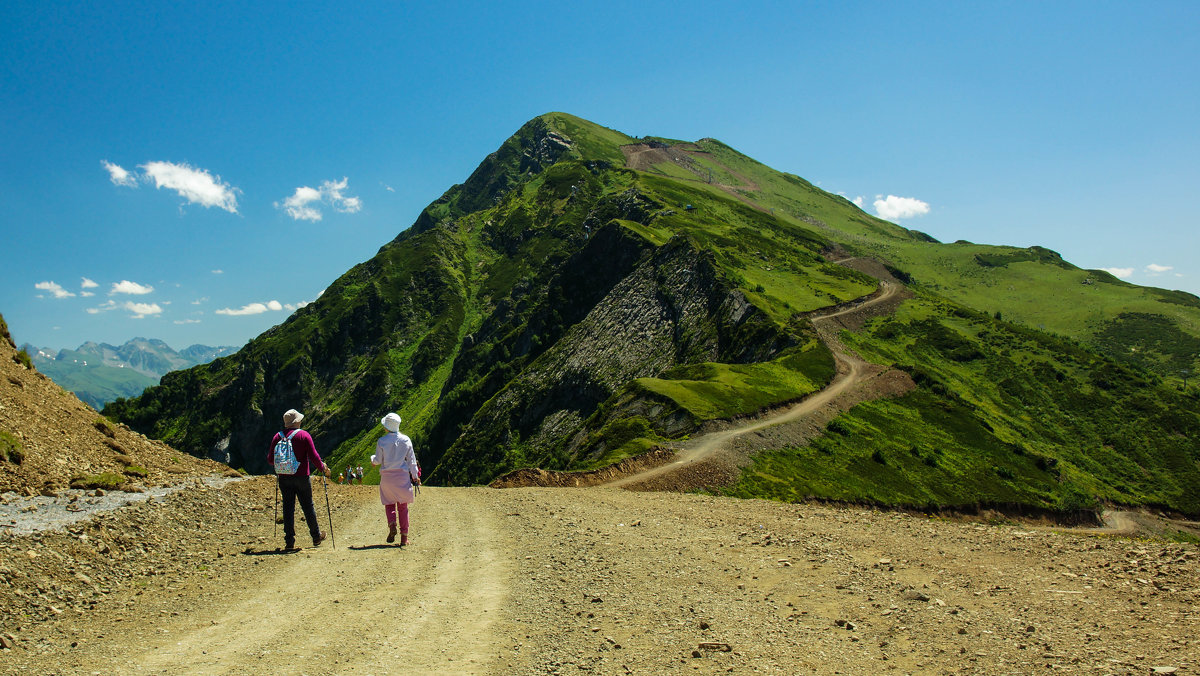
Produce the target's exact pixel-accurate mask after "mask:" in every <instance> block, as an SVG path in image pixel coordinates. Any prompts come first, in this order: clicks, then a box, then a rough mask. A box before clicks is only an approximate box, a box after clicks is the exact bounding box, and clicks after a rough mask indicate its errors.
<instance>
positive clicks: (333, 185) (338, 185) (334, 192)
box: [321, 176, 362, 214]
mask: <svg viewBox="0 0 1200 676" xmlns="http://www.w3.org/2000/svg"><path fill="white" fill-rule="evenodd" d="M349 183H350V179H348V178H346V177H345V176H343V177H342V180H341V181H338V182H334V181H325V182H324V183H322V184H321V194H322V195H323V196H324V197H325V199H327V200H328V201H329V203H330V204H332V205H333V208H334V210H335V211H340V212H342V213H343V214H353V213H355V212H357V211H361V210H362V200H361V199H359V198H357V197H346V196H345V195H343V194H342V191H343V190H345V189H346V186H347V185H348V184H349Z"/></svg>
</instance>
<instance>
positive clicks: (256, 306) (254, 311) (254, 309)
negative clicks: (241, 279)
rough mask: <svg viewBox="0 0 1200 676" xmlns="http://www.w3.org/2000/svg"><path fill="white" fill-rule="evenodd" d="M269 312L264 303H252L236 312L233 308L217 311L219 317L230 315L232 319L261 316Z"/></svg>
mask: <svg viewBox="0 0 1200 676" xmlns="http://www.w3.org/2000/svg"><path fill="white" fill-rule="evenodd" d="M266 311H267V306H266V305H263V304H262V303H250V304H249V305H243V306H242V307H241V308H239V309H237V310H234V309H233V308H222V309H220V310H217V314H219V315H229V316H230V317H240V316H242V315H261V314H262V313H264V312H266Z"/></svg>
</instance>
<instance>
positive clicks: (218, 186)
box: [140, 162, 240, 214]
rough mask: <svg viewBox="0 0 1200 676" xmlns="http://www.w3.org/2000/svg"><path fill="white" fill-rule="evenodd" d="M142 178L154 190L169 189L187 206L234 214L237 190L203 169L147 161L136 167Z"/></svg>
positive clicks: (235, 211)
mask: <svg viewBox="0 0 1200 676" xmlns="http://www.w3.org/2000/svg"><path fill="white" fill-rule="evenodd" d="M140 166H141V168H142V169H143V170H145V173H146V178H147V179H148V180H152V181H154V187H155V188H169V189H171V190H174V191H175V192H177V193H179V196H180V197H182V198H184V199H185V200H187V201H188V202H189V203H190V204H199V205H201V206H203V207H205V208H208V207H218V208H221V209H224V210H225V211H228V212H229V213H231V214H236V213H237V193H238V192H240V191H239V190H238V189H237V188H234V187H233V186H231V185H229V184H228V183H223V182H221V177H220V176H216V177H214V176H213V175H212V174H210V173H208V171H206V170H204V169H195V168H193V167H191V166H189V165H187V164H186V163H184V164H175V163H173V162H147V163H146V164H143V165H140Z"/></svg>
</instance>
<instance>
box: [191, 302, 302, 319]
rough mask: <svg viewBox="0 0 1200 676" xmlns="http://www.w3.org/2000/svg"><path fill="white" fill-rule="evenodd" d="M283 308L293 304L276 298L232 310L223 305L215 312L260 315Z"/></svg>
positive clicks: (288, 308)
mask: <svg viewBox="0 0 1200 676" xmlns="http://www.w3.org/2000/svg"><path fill="white" fill-rule="evenodd" d="M205 300H206V299H205ZM305 305H307V303H305V304H302V305H300V307H304V306H305ZM284 309H287V310H295V306H294V305H292V304H290V303H289V304H287V305H284V304H282V303H280V301H278V300H268V301H266V303H251V304H248V305H242V306H241V307H239V309H238V310H234V309H232V307H223V309H221V310H217V311H216V313H217V315H227V316H229V317H240V316H244V315H262V313H263V312H278V311H280V310H284Z"/></svg>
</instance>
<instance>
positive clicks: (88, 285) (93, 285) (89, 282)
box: [79, 277, 100, 289]
mask: <svg viewBox="0 0 1200 676" xmlns="http://www.w3.org/2000/svg"><path fill="white" fill-rule="evenodd" d="M79 286H80V288H83V289H94V288H96V287H98V286H100V285H99V284H97V283H95V282H93V281H92V280H90V279H88V278H87V277H84V278H83V281H82V282H80V283H79Z"/></svg>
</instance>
